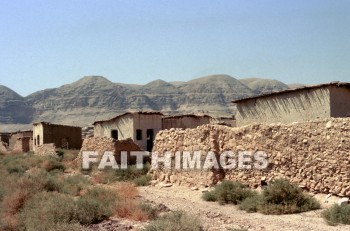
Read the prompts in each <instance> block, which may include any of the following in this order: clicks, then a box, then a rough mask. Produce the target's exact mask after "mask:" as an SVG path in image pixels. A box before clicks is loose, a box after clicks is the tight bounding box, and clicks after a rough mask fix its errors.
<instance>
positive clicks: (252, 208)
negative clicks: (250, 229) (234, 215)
mask: <svg viewBox="0 0 350 231" xmlns="http://www.w3.org/2000/svg"><path fill="white" fill-rule="evenodd" d="M260 204H261V195H259V194H256V195H255V196H251V197H247V198H246V199H244V200H243V201H242V202H241V203H240V204H239V209H241V210H244V211H246V212H248V213H254V212H257V211H258V209H259V206H260Z"/></svg>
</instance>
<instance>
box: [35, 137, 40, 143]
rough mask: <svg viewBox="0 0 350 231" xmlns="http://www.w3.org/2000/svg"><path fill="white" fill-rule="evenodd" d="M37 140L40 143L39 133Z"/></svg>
mask: <svg viewBox="0 0 350 231" xmlns="http://www.w3.org/2000/svg"><path fill="white" fill-rule="evenodd" d="M36 140H37V141H38V145H40V136H39V135H38V136H37V137H36Z"/></svg>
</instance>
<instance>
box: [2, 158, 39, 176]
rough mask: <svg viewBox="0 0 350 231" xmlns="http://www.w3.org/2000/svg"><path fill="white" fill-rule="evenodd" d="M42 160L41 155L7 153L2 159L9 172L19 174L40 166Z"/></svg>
mask: <svg viewBox="0 0 350 231" xmlns="http://www.w3.org/2000/svg"><path fill="white" fill-rule="evenodd" d="M41 162H42V158H41V157H39V156H35V155H30V154H25V155H24V154H18V155H6V156H5V157H4V158H3V159H2V164H3V165H4V167H5V169H6V170H7V171H8V172H9V173H19V174H23V173H24V172H25V171H27V170H28V169H30V168H32V167H35V166H38V165H39V164H40V163H41Z"/></svg>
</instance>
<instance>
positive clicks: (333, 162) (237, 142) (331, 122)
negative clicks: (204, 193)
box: [152, 118, 350, 196]
mask: <svg viewBox="0 0 350 231" xmlns="http://www.w3.org/2000/svg"><path fill="white" fill-rule="evenodd" d="M183 150H189V151H194V150H202V151H203V152H207V151H213V152H214V153H215V154H216V155H217V157H219V156H220V153H222V152H223V151H233V152H234V153H235V154H236V155H237V153H238V152H239V151H264V152H266V153H267V157H268V161H269V164H268V167H267V169H265V170H253V169H251V170H238V169H234V170H222V169H221V170H208V171H204V170H197V171H183V170H182V171H180V170H153V171H152V174H153V176H154V178H155V179H158V180H160V181H167V182H172V183H177V184H180V185H188V186H208V185H213V184H215V183H217V182H218V181H220V180H222V179H230V180H240V181H242V182H244V183H245V184H247V185H250V186H251V187H258V186H259V185H260V184H261V183H262V182H261V181H262V180H263V181H266V182H269V181H270V180H272V179H274V178H279V177H284V178H288V179H289V180H290V181H292V182H294V183H296V184H298V185H299V186H300V187H302V188H305V189H306V190H309V191H311V192H321V193H332V194H335V195H338V196H350V158H349V157H350V118H344V119H341V118H338V119H334V118H331V119H325V120H319V121H312V122H300V123H293V124H289V125H281V124H272V125H264V124H254V125H249V126H245V127H238V128H230V127H227V126H220V125H204V126H201V127H198V128H196V129H186V130H179V129H170V130H165V131H161V132H159V133H158V135H157V137H156V139H155V144H154V151H157V152H159V153H160V155H161V154H162V153H164V152H165V151H172V152H175V151H183ZM202 159H204V155H203V156H202Z"/></svg>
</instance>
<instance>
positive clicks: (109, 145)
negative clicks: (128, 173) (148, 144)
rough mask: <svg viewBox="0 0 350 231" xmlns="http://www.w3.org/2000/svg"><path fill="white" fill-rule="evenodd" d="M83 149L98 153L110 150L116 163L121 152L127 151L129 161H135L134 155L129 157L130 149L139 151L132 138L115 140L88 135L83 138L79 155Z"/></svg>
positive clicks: (101, 153)
mask: <svg viewBox="0 0 350 231" xmlns="http://www.w3.org/2000/svg"><path fill="white" fill-rule="evenodd" d="M83 151H97V152H98V154H99V155H103V153H104V152H106V151H109V152H110V151H112V152H114V154H115V157H116V160H117V162H118V163H120V154H121V152H122V151H127V152H128V161H129V163H135V162H136V160H135V159H136V157H130V151H141V148H140V147H139V146H138V145H137V144H136V143H135V142H134V141H133V140H132V139H126V140H115V139H113V138H109V137H90V138H86V139H84V141H83V145H82V147H81V149H80V155H79V156H81V153H82V152H83Z"/></svg>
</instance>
